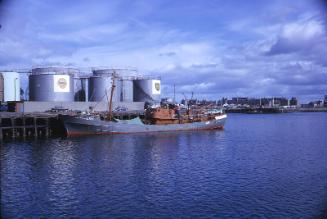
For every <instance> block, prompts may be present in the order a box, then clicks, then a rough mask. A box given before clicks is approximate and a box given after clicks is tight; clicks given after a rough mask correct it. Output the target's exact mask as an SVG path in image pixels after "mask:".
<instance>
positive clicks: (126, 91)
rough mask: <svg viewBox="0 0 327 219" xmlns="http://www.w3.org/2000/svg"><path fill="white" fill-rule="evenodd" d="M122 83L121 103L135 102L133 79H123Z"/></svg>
mask: <svg viewBox="0 0 327 219" xmlns="http://www.w3.org/2000/svg"><path fill="white" fill-rule="evenodd" d="M120 82H121V92H120V101H123V102H133V92H134V91H133V87H134V86H133V79H131V78H123V79H121V80H120Z"/></svg>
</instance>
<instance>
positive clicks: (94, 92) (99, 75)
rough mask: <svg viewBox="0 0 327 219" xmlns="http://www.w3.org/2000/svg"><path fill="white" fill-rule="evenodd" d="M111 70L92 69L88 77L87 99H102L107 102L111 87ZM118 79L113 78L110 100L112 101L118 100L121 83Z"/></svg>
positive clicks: (97, 100)
mask: <svg viewBox="0 0 327 219" xmlns="http://www.w3.org/2000/svg"><path fill="white" fill-rule="evenodd" d="M112 77H113V70H111V69H102V70H94V71H93V76H91V77H90V78H89V101H96V102H99V101H104V102H108V100H109V98H110V94H111V88H112V79H113V78H112ZM119 81H120V79H119V78H115V85H116V86H115V90H114V94H113V98H112V100H113V101H114V102H119V101H120V95H121V88H120V87H121V83H119Z"/></svg>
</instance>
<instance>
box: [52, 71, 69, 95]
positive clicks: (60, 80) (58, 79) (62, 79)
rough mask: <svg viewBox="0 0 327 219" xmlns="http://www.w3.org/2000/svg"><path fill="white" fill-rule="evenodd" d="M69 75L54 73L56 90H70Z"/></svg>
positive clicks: (54, 87)
mask: <svg viewBox="0 0 327 219" xmlns="http://www.w3.org/2000/svg"><path fill="white" fill-rule="evenodd" d="M69 79H70V78H69V75H54V76H53V89H54V92H70V85H69Z"/></svg>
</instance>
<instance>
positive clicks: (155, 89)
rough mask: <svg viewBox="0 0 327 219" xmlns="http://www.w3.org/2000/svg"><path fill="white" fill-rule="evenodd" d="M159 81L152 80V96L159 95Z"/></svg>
mask: <svg viewBox="0 0 327 219" xmlns="http://www.w3.org/2000/svg"><path fill="white" fill-rule="evenodd" d="M160 91H161V87H160V80H152V94H154V95H157V94H160Z"/></svg>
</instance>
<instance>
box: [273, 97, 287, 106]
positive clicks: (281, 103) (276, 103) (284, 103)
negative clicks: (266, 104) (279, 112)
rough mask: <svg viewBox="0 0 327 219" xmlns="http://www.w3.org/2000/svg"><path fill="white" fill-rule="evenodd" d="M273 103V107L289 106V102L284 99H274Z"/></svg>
mask: <svg viewBox="0 0 327 219" xmlns="http://www.w3.org/2000/svg"><path fill="white" fill-rule="evenodd" d="M272 101H273V103H272V105H273V106H288V100H287V99H286V98H284V97H274V98H273V100H272Z"/></svg>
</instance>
